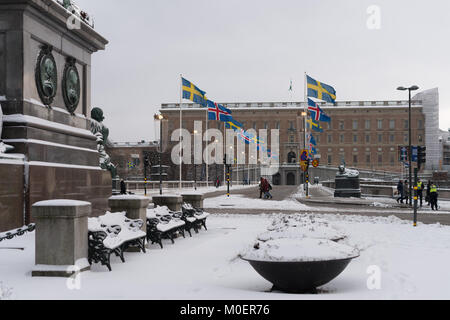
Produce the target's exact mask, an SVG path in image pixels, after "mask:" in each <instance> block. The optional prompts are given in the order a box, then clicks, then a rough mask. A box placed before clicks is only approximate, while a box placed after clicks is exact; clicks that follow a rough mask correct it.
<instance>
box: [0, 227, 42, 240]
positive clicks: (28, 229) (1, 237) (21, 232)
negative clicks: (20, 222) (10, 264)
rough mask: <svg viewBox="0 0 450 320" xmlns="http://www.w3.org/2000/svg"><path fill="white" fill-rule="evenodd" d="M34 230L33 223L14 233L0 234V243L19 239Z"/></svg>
mask: <svg viewBox="0 0 450 320" xmlns="http://www.w3.org/2000/svg"><path fill="white" fill-rule="evenodd" d="M35 228H36V225H35V224H34V223H32V224H29V225H28V226H25V227H22V228H19V229H16V230H14V231H9V232H5V233H0V242H2V241H3V240H11V239H12V238H14V237H19V236H22V235H24V234H25V233H27V232H32V231H34V229H35Z"/></svg>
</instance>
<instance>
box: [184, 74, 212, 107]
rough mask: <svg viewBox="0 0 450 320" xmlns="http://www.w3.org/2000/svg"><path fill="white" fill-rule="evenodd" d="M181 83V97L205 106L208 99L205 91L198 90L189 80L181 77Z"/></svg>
mask: <svg viewBox="0 0 450 320" xmlns="http://www.w3.org/2000/svg"><path fill="white" fill-rule="evenodd" d="M181 79H182V85H183V99H187V100H191V101H193V102H194V103H198V104H200V105H201V106H203V107H206V104H207V101H208V99H207V98H206V96H205V94H206V92H205V91H203V90H200V89H199V88H198V87H196V86H195V85H194V84H193V83H191V82H190V81H188V80H186V79H184V78H181Z"/></svg>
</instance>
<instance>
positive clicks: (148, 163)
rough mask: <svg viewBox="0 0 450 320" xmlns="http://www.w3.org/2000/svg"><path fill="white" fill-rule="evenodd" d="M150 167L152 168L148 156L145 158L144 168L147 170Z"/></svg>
mask: <svg viewBox="0 0 450 320" xmlns="http://www.w3.org/2000/svg"><path fill="white" fill-rule="evenodd" d="M149 166H150V161H149V160H148V157H147V156H146V157H145V158H144V167H145V168H147V167H149Z"/></svg>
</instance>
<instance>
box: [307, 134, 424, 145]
mask: <svg viewBox="0 0 450 320" xmlns="http://www.w3.org/2000/svg"><path fill="white" fill-rule="evenodd" d="M313 135H314V134H313ZM384 136H387V139H388V142H389V143H394V142H396V141H398V139H397V140H396V136H398V134H394V133H390V134H387V135H386V134H382V133H379V134H377V135H376V140H375V141H373V139H372V135H371V134H366V135H365V136H364V137H363V139H364V140H360V135H357V134H354V135H353V136H352V140H351V141H352V142H353V143H358V142H364V143H372V142H373V143H383V137H384ZM417 139H418V142H423V136H422V135H420V134H419V135H418V137H417ZM316 142H317V143H320V136H319V135H317V137H316ZM345 142H346V141H345V134H339V143H345ZM408 142H409V134H404V135H403V143H408ZM326 143H328V144H332V143H334V142H333V135H331V134H328V135H327V141H326Z"/></svg>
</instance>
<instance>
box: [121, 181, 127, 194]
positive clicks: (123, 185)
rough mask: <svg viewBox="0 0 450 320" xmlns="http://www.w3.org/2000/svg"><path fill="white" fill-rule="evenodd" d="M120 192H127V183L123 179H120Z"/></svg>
mask: <svg viewBox="0 0 450 320" xmlns="http://www.w3.org/2000/svg"><path fill="white" fill-rule="evenodd" d="M120 194H127V185H126V184H125V181H124V180H123V179H121V180H120Z"/></svg>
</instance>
